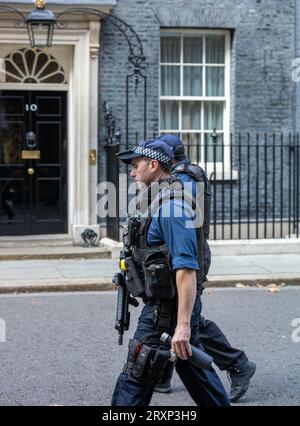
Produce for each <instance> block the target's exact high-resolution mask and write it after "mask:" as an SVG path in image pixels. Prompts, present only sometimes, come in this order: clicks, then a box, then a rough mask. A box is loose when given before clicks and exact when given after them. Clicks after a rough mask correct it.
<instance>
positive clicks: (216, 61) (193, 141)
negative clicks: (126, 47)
mask: <svg viewBox="0 0 300 426" xmlns="http://www.w3.org/2000/svg"><path fill="white" fill-rule="evenodd" d="M229 72H230V33H229V32H228V31H217V30H216V31H206V30H199V31H193V32H191V31H187V30H186V31H180V32H178V31H173V30H172V31H171V30H164V31H162V33H161V54H160V133H175V134H177V135H178V136H179V137H180V138H181V139H182V140H183V142H184V144H185V145H187V146H188V147H189V148H188V152H189V156H190V157H191V160H192V161H194V162H196V161H198V163H200V164H204V163H205V162H207V163H212V162H213V161H214V160H215V161H216V162H223V161H224V164H226V162H227V164H228V163H229V149H228V147H227V146H228V142H229V109H230V106H229V98H230V95H229V86H230V73H229ZM213 129H216V133H217V135H218V136H217V148H216V149H215V158H214V148H213V141H212V137H211V134H212V131H213ZM223 143H224V149H223V148H222V144H223ZM227 157H228V159H227ZM208 166H209V164H208Z"/></svg>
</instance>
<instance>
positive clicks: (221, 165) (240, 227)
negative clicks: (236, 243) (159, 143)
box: [116, 133, 300, 240]
mask: <svg viewBox="0 0 300 426" xmlns="http://www.w3.org/2000/svg"><path fill="white" fill-rule="evenodd" d="M138 140H139V137H138V135H136V138H135V140H134V141H132V142H133V143H132V145H134V144H135V143H136V142H137V141H138ZM184 140H185V141H186V152H187V154H188V156H189V157H190V159H191V160H192V161H193V162H196V163H198V164H199V165H201V166H202V168H203V169H204V170H205V171H206V173H207V176H208V178H209V180H210V183H211V191H212V203H211V233H210V238H211V239H215V240H220V239H261V238H285V237H292V236H294V237H299V232H300V229H299V226H300V216H299V205H300V176H299V168H300V148H299V145H300V144H299V135H298V134H293V135H292V134H255V135H253V134H250V133H247V134H241V133H239V134H231V135H230V137H229V140H228V141H227V142H226V141H225V142H224V140H223V136H222V135H218V136H217V137H215V138H208V137H206V138H205V139H204V138H202V140H205V141H206V143H203V144H202V143H201V139H200V136H199V140H197V139H195V136H194V135H188V134H185V137H184ZM195 140H196V142H197V143H196V144H195V143H193V144H191V143H189V142H190V141H193V142H195ZM123 148H124V149H125V148H127V146H124V147H123V146H122V144H121V145H120V150H122V149H123ZM116 167H119V171H120V173H122V175H121V179H122V189H121V190H120V191H119V204H120V205H123V206H124V203H126V202H127V201H128V199H127V198H126V200H124V199H123V198H124V197H127V193H126V188H127V187H128V185H129V184H130V182H131V181H130V178H129V173H130V167H129V168H128V167H124V166H123V165H119V164H118V162H117V161H116ZM125 173H126V177H125ZM123 212H124V209H123ZM121 213H122V212H121ZM123 220H124V214H123V213H122V214H120V215H119V218H118V222H119V225H121V224H122V222H123Z"/></svg>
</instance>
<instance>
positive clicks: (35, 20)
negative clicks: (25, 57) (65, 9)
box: [0, 0, 56, 49]
mask: <svg viewBox="0 0 300 426" xmlns="http://www.w3.org/2000/svg"><path fill="white" fill-rule="evenodd" d="M2 11H3V12H7V13H12V12H13V13H15V14H17V15H19V16H20V17H21V19H22V21H23V23H24V24H25V25H26V26H27V31H28V36H29V41H30V45H31V47H32V48H40V49H43V48H46V47H51V44H52V37H53V29H54V25H55V23H56V17H55V15H54V13H53V12H51V10H47V9H46V8H45V0H35V9H33V10H32V11H31V12H30V13H29V15H28V16H25V15H23V13H22V12H20V11H19V10H18V9H16V8H14V7H11V6H6V5H0V12H2Z"/></svg>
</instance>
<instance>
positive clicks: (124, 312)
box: [113, 272, 139, 345]
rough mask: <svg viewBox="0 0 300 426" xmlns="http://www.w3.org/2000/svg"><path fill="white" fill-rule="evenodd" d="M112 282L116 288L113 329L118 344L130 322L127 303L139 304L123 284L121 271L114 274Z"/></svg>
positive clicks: (120, 343)
mask: <svg viewBox="0 0 300 426" xmlns="http://www.w3.org/2000/svg"><path fill="white" fill-rule="evenodd" d="M113 283H114V284H115V285H116V287H117V289H118V299H117V314H116V324H115V329H116V330H118V333H119V339H118V344H119V345H122V344H123V334H124V331H126V330H128V328H129V324H130V312H129V305H132V306H134V307H137V306H139V302H138V301H137V300H136V299H135V298H134V297H131V296H130V294H129V293H128V291H127V289H126V285H125V277H124V275H123V273H122V272H118V273H116V274H115V276H114V279H113Z"/></svg>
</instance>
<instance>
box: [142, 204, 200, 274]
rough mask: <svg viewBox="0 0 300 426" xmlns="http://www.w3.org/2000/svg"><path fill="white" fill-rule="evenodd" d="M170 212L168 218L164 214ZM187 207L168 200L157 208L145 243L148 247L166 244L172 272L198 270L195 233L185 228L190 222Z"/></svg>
mask: <svg viewBox="0 0 300 426" xmlns="http://www.w3.org/2000/svg"><path fill="white" fill-rule="evenodd" d="M166 211H169V212H170V217H166V215H165V214H164V213H165V212H166ZM191 217H193V215H192V214H191V215H189V208H188V205H183V204H182V203H181V202H179V201H178V200H174V199H171V200H168V201H166V202H165V203H163V204H162V205H160V207H159V212H158V214H156V215H155V216H154V217H153V218H152V220H151V223H150V226H149V230H148V234H147V243H148V244H149V246H152V245H158V244H166V246H167V249H168V250H169V252H170V254H171V258H172V268H173V271H175V270H177V269H194V270H199V263H198V248H197V247H198V246H197V236H196V231H195V229H194V228H193V227H191V226H187V222H188V221H189V222H191Z"/></svg>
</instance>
